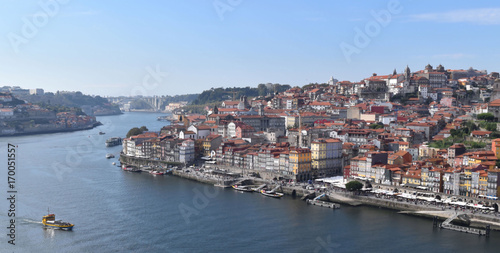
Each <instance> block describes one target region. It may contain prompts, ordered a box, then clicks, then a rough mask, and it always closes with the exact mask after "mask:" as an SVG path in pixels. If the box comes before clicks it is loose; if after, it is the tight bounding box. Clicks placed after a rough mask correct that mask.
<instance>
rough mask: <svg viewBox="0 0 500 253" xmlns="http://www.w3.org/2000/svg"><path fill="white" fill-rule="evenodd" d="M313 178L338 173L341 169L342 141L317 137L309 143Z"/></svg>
mask: <svg viewBox="0 0 500 253" xmlns="http://www.w3.org/2000/svg"><path fill="white" fill-rule="evenodd" d="M311 157H312V164H311V169H312V176H313V178H323V177H331V176H334V175H339V174H340V173H341V170H342V142H341V141H340V140H339V139H332V138H329V139H317V140H316V141H313V142H312V143H311Z"/></svg>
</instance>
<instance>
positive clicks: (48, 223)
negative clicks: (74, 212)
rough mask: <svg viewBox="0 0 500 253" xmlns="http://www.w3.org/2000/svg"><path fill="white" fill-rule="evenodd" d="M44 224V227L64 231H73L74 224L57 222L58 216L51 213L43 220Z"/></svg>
mask: <svg viewBox="0 0 500 253" xmlns="http://www.w3.org/2000/svg"><path fill="white" fill-rule="evenodd" d="M42 224H43V226H44V227H50V228H57V229H63V230H72V229H73V226H74V225H73V224H71V223H69V222H65V221H61V220H56V215H55V214H53V213H49V214H47V215H45V216H43V218H42Z"/></svg>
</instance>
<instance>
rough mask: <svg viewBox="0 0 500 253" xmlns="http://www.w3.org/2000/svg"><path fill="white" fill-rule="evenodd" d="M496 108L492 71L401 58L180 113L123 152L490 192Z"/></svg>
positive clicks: (301, 175)
mask: <svg viewBox="0 0 500 253" xmlns="http://www.w3.org/2000/svg"><path fill="white" fill-rule="evenodd" d="M499 109H500V79H499V74H498V73H497V72H491V73H487V71H478V70H475V69H473V68H470V69H468V70H450V69H448V70H445V68H444V67H443V66H441V65H439V66H438V67H437V68H433V67H432V66H431V65H427V66H425V68H424V69H423V70H418V71H414V72H412V71H410V69H409V67H408V66H407V67H406V68H405V69H404V71H403V73H397V71H396V70H394V71H393V74H389V75H377V74H373V75H372V76H370V77H367V78H365V79H363V80H361V81H360V82H350V81H338V80H336V79H334V78H333V77H332V78H331V79H330V80H329V81H328V83H325V84H311V85H306V86H304V87H303V88H299V87H294V88H290V89H288V90H286V91H284V92H281V93H275V94H268V96H265V97H256V98H252V99H248V98H247V97H246V96H242V97H240V98H239V99H237V100H230V101H224V102H222V103H221V104H220V106H215V107H213V108H209V110H208V113H207V114H206V115H201V114H184V113H177V114H175V115H173V117H174V119H173V120H172V122H171V124H170V125H167V126H165V127H163V128H162V129H161V130H160V131H158V132H145V133H143V134H140V135H136V136H131V137H129V138H126V139H124V140H123V151H122V153H123V155H124V156H128V157H137V158H144V159H154V160H161V161H169V162H179V163H183V164H185V165H191V164H195V163H200V161H212V163H216V166H217V167H225V168H231V169H232V170H237V171H238V172H240V173H243V174H248V175H250V174H251V175H259V176H260V177H262V178H267V179H276V180H283V181H289V182H292V181H293V182H304V181H308V180H312V179H318V178H327V177H333V176H343V178H344V179H358V180H364V181H368V182H373V183H376V184H380V185H388V186H404V187H411V188H417V189H422V190H427V191H431V192H436V193H437V192H441V193H446V194H450V195H462V196H468V197H478V198H491V199H497V197H498V195H499V193H500V192H499V190H500V187H499V186H500V180H498V177H499V175H500V170H499V169H498V167H497V161H498V159H499V158H500V139H499V138H500V132H499V128H498V126H497V123H496V122H498V118H499V113H500V112H499Z"/></svg>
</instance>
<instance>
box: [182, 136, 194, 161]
mask: <svg viewBox="0 0 500 253" xmlns="http://www.w3.org/2000/svg"><path fill="white" fill-rule="evenodd" d="M194 157H195V152H194V141H193V140H185V141H183V142H182V143H181V146H180V147H179V162H181V163H184V164H189V163H191V162H193V161H194Z"/></svg>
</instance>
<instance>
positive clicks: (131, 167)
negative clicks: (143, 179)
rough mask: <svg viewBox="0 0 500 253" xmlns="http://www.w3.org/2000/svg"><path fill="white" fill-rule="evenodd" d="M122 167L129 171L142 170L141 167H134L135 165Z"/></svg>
mask: <svg viewBox="0 0 500 253" xmlns="http://www.w3.org/2000/svg"><path fill="white" fill-rule="evenodd" d="M122 169H123V170H124V171H129V172H141V170H140V169H139V168H137V167H133V166H125V165H123V166H122Z"/></svg>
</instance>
